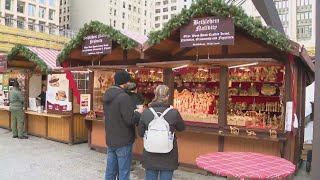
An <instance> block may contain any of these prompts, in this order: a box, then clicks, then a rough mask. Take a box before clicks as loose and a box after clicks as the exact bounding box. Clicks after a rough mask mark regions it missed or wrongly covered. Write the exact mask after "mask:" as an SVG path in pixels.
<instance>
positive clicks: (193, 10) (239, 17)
mask: <svg viewBox="0 0 320 180" xmlns="http://www.w3.org/2000/svg"><path fill="white" fill-rule="evenodd" d="M201 15H208V16H222V17H229V16H230V17H232V19H233V22H234V24H235V26H237V27H240V28H242V29H244V30H246V31H247V32H248V33H249V34H250V35H251V36H253V37H254V38H256V39H260V40H262V41H264V42H266V43H267V44H268V45H271V46H274V47H276V48H278V49H280V50H282V51H290V43H289V40H288V39H287V38H286V36H285V35H284V34H282V33H280V32H278V31H276V30H275V29H272V28H269V27H265V26H263V25H262V23H261V21H259V20H255V19H254V18H253V17H249V16H248V15H247V14H246V13H245V12H244V10H243V9H241V8H239V7H237V6H234V5H228V4H225V3H224V2H223V1H221V0H198V1H197V3H195V4H192V5H191V7H190V8H189V9H188V10H187V9H183V10H182V11H181V13H180V14H179V15H177V16H176V17H174V18H172V19H171V20H170V21H169V22H168V23H167V24H165V26H164V27H163V29H162V30H159V31H154V32H150V34H149V35H148V37H149V43H150V44H151V45H154V44H158V43H160V41H161V40H164V39H166V38H167V37H169V36H170V34H171V33H172V32H173V31H174V30H176V29H178V28H180V27H181V26H182V25H184V24H186V23H188V22H189V21H190V20H191V19H192V18H194V17H199V16H201Z"/></svg>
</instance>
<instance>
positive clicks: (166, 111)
mask: <svg viewBox="0 0 320 180" xmlns="http://www.w3.org/2000/svg"><path fill="white" fill-rule="evenodd" d="M171 109H173V108H172V106H170V107H169V108H168V109H166V110H165V111H163V113H162V114H161V116H160V118H163V116H165V115H166V114H167V113H168V112H169V111H170V110H171Z"/></svg>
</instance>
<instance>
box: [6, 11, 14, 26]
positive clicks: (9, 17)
mask: <svg viewBox="0 0 320 180" xmlns="http://www.w3.org/2000/svg"><path fill="white" fill-rule="evenodd" d="M4 18H5V25H6V26H13V15H9V14H6V15H5V17H4Z"/></svg>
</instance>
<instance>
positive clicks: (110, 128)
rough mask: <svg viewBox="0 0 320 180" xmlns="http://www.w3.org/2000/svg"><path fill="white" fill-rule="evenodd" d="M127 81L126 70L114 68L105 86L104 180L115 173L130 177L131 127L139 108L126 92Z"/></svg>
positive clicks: (136, 120)
mask: <svg viewBox="0 0 320 180" xmlns="http://www.w3.org/2000/svg"><path fill="white" fill-rule="evenodd" d="M130 80H131V78H130V75H129V74H128V72H126V71H117V72H116V74H115V76H114V82H115V85H113V86H111V87H110V88H109V89H107V91H106V92H105V94H104V97H103V111H104V116H105V131H106V144H107V146H108V150H107V153H108V157H107V167H106V174H105V179H106V180H114V179H115V178H116V176H118V179H119V180H127V179H129V178H130V170H131V161H132V145H133V143H134V140H135V133H134V132H135V131H134V129H135V125H136V124H137V123H138V122H139V119H140V113H142V111H143V110H142V109H136V110H135V108H134V107H133V102H132V100H131V98H130V96H129V95H128V94H127V93H126V90H127V88H128V83H129V81H130Z"/></svg>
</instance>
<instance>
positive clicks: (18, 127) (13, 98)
mask: <svg viewBox="0 0 320 180" xmlns="http://www.w3.org/2000/svg"><path fill="white" fill-rule="evenodd" d="M9 101H10V112H11V129H12V133H13V138H19V139H28V136H25V132H24V110H23V104H24V96H23V95H22V92H21V90H20V88H19V83H18V82H17V81H14V82H13V88H12V89H11V90H10V93H9Z"/></svg>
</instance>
